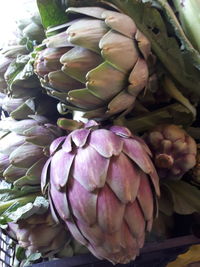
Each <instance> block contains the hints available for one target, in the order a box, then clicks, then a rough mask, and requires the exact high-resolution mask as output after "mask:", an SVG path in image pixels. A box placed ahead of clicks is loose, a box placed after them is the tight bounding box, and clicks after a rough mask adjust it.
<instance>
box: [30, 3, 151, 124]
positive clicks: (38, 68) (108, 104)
mask: <svg viewBox="0 0 200 267" xmlns="http://www.w3.org/2000/svg"><path fill="white" fill-rule="evenodd" d="M67 12H68V13H74V14H76V15H78V16H80V15H81V16H82V17H81V18H80V19H75V20H72V21H70V22H69V23H66V24H63V25H60V26H57V27H54V28H52V29H50V30H48V31H47V33H48V34H50V33H51V34H52V33H53V34H55V33H57V34H55V35H53V36H51V37H49V38H47V39H46V40H45V41H44V46H46V48H45V49H44V50H42V51H39V52H38V56H37V58H36V61H35V72H36V73H37V74H38V76H39V77H40V78H41V83H42V85H43V86H44V87H45V88H46V89H47V92H48V94H49V95H52V96H53V97H55V98H57V99H59V100H60V101H61V104H60V106H59V111H60V112H61V113H62V112H63V111H64V110H65V109H71V110H74V109H75V110H81V111H83V112H85V115H84V116H85V117H87V118H101V119H102V118H107V117H109V116H113V115H115V114H126V113H128V112H129V111H130V110H132V109H133V107H134V103H135V99H136V97H137V95H138V94H139V93H140V92H142V91H143V90H145V89H146V88H147V87H148V86H150V84H151V80H152V77H151V76H153V74H152V69H151V70H150V69H149V67H148V63H150V62H151V63H153V62H155V58H154V57H153V55H152V53H151V46H150V43H149V41H148V39H147V38H146V37H145V36H144V35H143V34H142V32H140V31H139V30H138V29H137V27H136V25H135V23H134V21H133V20H132V19H131V18H130V17H128V16H127V15H125V14H122V13H118V12H116V11H110V10H107V9H104V8H100V7H82V8H72V7H71V8H68V10H67ZM58 32H59V33H58ZM152 65H153V64H152ZM153 80H155V75H154V76H153Z"/></svg>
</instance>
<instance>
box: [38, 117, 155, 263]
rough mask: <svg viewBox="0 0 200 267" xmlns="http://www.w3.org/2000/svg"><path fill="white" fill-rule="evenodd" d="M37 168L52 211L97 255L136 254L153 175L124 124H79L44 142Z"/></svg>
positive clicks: (146, 226)
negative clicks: (46, 147)
mask: <svg viewBox="0 0 200 267" xmlns="http://www.w3.org/2000/svg"><path fill="white" fill-rule="evenodd" d="M50 151H51V157H50V158H49V160H48V161H47V162H46V164H45V166H44V168H43V171H42V180H41V183H42V188H43V190H44V188H46V186H47V183H48V181H49V180H50V181H49V183H50V184H49V198H50V200H51V201H52V209H55V210H56V211H55V214H56V213H58V214H59V216H60V218H61V219H62V220H63V221H64V222H65V223H66V225H67V227H68V228H69V230H70V232H71V234H72V235H73V236H74V238H75V239H76V240H77V241H79V242H80V243H81V244H83V245H85V246H87V247H88V249H89V250H90V251H91V252H92V253H93V254H94V255H95V256H96V257H97V258H100V259H108V260H109V261H111V262H113V263H127V262H129V261H130V260H132V259H135V257H136V256H137V255H138V253H139V249H140V248H141V247H142V246H143V244H144V239H145V231H146V230H147V231H150V230H151V227H152V223H153V218H154V215H155V214H156V212H157V205H156V195H159V179H158V176H157V173H156V171H155V168H154V166H153V164H152V162H151V159H150V151H149V149H148V147H147V146H146V144H145V143H144V141H143V140H142V139H140V138H139V137H136V136H133V135H132V134H131V132H130V131H129V130H128V129H127V128H124V127H119V126H112V127H110V128H109V127H108V128H107V129H102V128H101V129H99V128H98V124H97V123H95V122H94V121H89V122H88V123H87V124H85V126H84V128H80V129H78V130H74V131H72V132H71V133H70V134H69V135H68V136H62V137H60V138H58V139H56V140H55V141H53V143H52V144H51V146H50Z"/></svg>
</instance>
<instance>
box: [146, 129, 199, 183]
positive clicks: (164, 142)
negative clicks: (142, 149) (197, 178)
mask: <svg viewBox="0 0 200 267" xmlns="http://www.w3.org/2000/svg"><path fill="white" fill-rule="evenodd" d="M144 138H145V141H146V143H147V144H148V146H149V148H150V149H151V152H152V154H153V159H154V163H155V166H156V169H157V171H158V175H159V177H160V178H167V179H180V178H182V176H183V175H184V174H185V173H186V172H187V171H189V170H190V169H191V168H193V167H194V165H195V163H196V154H197V144H196V142H195V140H194V139H193V138H192V137H191V136H190V135H189V134H187V133H186V132H185V131H184V130H183V129H181V128H180V127H178V126H176V125H173V124H169V125H168V124H163V125H159V126H157V127H155V128H154V129H152V130H151V131H150V132H149V133H147V134H146V135H145V136H144Z"/></svg>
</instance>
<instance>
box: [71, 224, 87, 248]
mask: <svg viewBox="0 0 200 267" xmlns="http://www.w3.org/2000/svg"><path fill="white" fill-rule="evenodd" d="M66 225H67V227H68V229H69V231H70V232H71V234H72V235H73V237H74V238H75V239H76V240H77V241H78V242H80V243H81V244H82V245H84V246H88V241H87V239H86V238H85V237H84V236H83V234H82V233H81V231H80V230H79V228H78V227H77V226H76V224H75V223H74V222H71V221H70V220H67V221H66Z"/></svg>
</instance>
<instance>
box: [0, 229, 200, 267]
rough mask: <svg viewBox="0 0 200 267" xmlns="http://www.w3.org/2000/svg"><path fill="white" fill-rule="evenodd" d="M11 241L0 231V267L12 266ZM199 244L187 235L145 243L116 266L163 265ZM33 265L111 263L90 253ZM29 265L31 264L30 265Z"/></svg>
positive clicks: (57, 266)
mask: <svg viewBox="0 0 200 267" xmlns="http://www.w3.org/2000/svg"><path fill="white" fill-rule="evenodd" d="M12 244H13V241H12V240H11V239H10V238H9V237H8V236H6V235H5V234H3V233H2V232H1V233H0V267H14V265H13V264H14V256H15V252H14V251H15V250H14V246H13V245H12ZM194 244H200V239H199V238H197V237H195V236H193V235H187V236H182V237H177V238H172V239H168V240H164V241H160V242H151V243H147V244H146V245H145V246H144V248H143V249H142V250H141V254H140V256H138V257H137V259H136V260H135V261H134V262H131V263H129V264H126V265H123V264H117V265H116V266H117V267H123V266H127V267H149V266H151V267H165V266H166V265H167V264H168V263H169V262H171V261H174V260H175V259H176V257H177V256H178V255H179V254H182V253H184V252H186V251H187V250H188V248H189V247H190V246H191V245H194ZM32 266H34V267H65V266H67V267H73V266H84V267H94V266H97V267H101V266H102V267H112V266H113V265H112V264H111V263H110V262H108V261H106V260H102V261H101V260H98V259H97V258H95V257H94V256H93V255H91V254H84V255H78V256H74V257H69V258H63V259H59V260H53V261H46V260H45V259H44V261H43V262H40V263H36V264H33V265H32ZM30 267H31V266H30Z"/></svg>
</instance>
